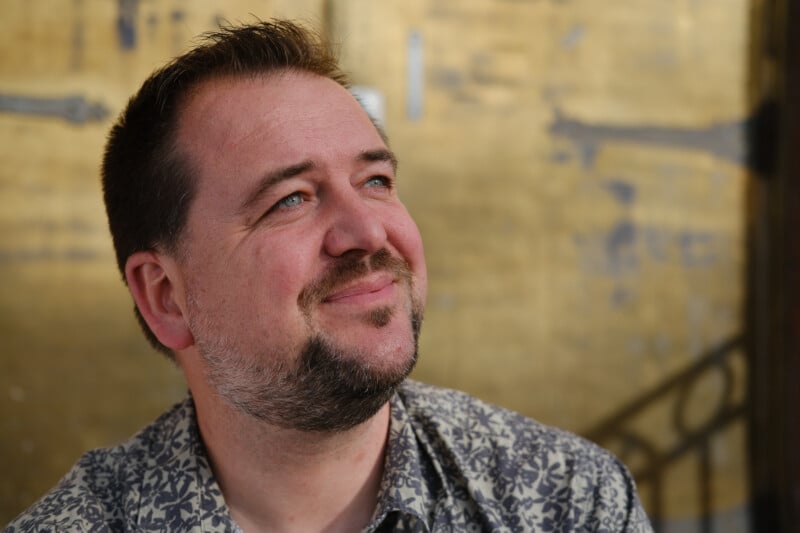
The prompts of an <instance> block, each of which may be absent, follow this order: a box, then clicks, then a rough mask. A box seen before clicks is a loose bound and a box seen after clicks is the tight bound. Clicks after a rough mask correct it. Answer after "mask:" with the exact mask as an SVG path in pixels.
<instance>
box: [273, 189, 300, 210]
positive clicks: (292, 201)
mask: <svg viewBox="0 0 800 533" xmlns="http://www.w3.org/2000/svg"><path fill="white" fill-rule="evenodd" d="M302 202H303V197H302V196H300V193H299V192H295V193H292V194H290V195H289V196H287V197H285V198H283V199H281V200H280V201H279V202H278V203H277V204H275V207H278V208H281V207H282V208H286V207H296V206H298V205H300V204H301V203H302Z"/></svg>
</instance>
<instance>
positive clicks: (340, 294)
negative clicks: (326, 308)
mask: <svg viewBox="0 0 800 533" xmlns="http://www.w3.org/2000/svg"><path fill="white" fill-rule="evenodd" d="M394 281H395V280H394V277H393V276H391V275H390V274H387V273H383V274H380V275H377V276H370V277H367V278H362V279H360V280H358V281H357V282H355V283H352V284H350V285H347V286H346V287H344V288H342V289H340V290H337V291H336V292H334V293H333V294H331V295H329V296H328V297H326V298H325V299H324V300H323V301H322V303H329V304H339V303H342V304H343V303H353V304H368V303H373V302H376V301H379V300H384V299H386V298H388V297H390V296H391V295H392V294H393V293H394Z"/></svg>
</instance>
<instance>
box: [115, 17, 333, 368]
mask: <svg viewBox="0 0 800 533" xmlns="http://www.w3.org/2000/svg"><path fill="white" fill-rule="evenodd" d="M281 70H298V71H306V72H310V73H313V74H317V75H320V76H323V77H327V78H330V79H332V80H334V81H335V82H337V83H339V84H340V85H342V86H344V87H347V85H348V81H347V79H346V76H345V75H344V74H343V73H342V72H341V71H340V70H339V66H338V63H337V60H336V57H335V55H334V54H333V53H332V52H331V50H330V48H329V46H328V45H327V44H326V43H325V42H324V41H323V40H322V39H321V38H320V37H319V36H318V35H317V34H315V33H313V32H311V31H309V30H306V29H304V28H303V27H301V26H298V25H296V24H294V23H291V22H288V21H271V22H259V23H257V24H253V25H248V26H241V27H229V28H223V29H220V30H219V31H216V32H212V33H208V34H205V35H204V36H203V40H202V42H201V44H200V45H199V46H197V47H196V48H194V49H192V50H190V51H189V52H187V53H185V54H183V55H181V56H179V57H177V58H176V59H174V60H173V61H171V62H170V63H169V64H167V65H166V66H164V67H163V68H161V69H160V70H158V71H156V72H155V73H154V74H153V75H152V76H150V78H148V79H147V80H146V81H145V82H144V84H143V85H142V87H141V89H140V90H139V91H138V92H137V93H136V94H135V95H134V96H133V97H132V98H131V99H130V101H129V102H128V105H127V107H126V108H125V110H124V111H123V112H122V114H121V115H120V117H119V118H118V120H117V122H116V123H115V124H114V126H113V127H112V129H111V131H110V133H109V136H108V142H107V144H106V150H105V154H104V158H103V163H102V183H103V194H104V200H105V206H106V213H107V216H108V223H109V228H110V230H111V235H112V238H113V242H114V248H115V252H116V259H117V265H118V267H119V269H120V272H122V275H123V279H125V278H126V274H125V269H126V264H127V262H128V259H129V258H130V257H131V256H132V255H133V254H136V253H138V252H144V251H148V250H153V251H159V252H161V253H166V254H169V255H171V256H174V257H177V256H179V255H180V253H181V236H182V234H183V231H184V228H185V225H186V219H187V213H188V211H189V207H190V205H191V203H192V200H193V198H194V194H195V180H194V178H193V176H194V175H195V174H196V173H195V171H194V166H193V162H192V161H191V160H190V158H189V157H187V156H186V155H185V154H184V153H182V151H181V150H180V149H179V145H178V142H177V139H176V131H177V126H178V122H179V119H180V114H181V112H182V108H183V104H184V103H185V101H186V100H187V98H188V97H189V96H190V95H191V94H192V92H193V91H194V90H196V89H197V88H198V87H199V86H201V85H202V84H203V83H204V82H206V81H208V80H211V79H214V78H218V77H225V76H233V77H239V76H241V77H248V76H258V75H263V74H267V73H270V72H275V71H281ZM135 312H136V316H137V318H138V320H139V322H140V324H141V326H142V328H143V330H144V332H145V335H146V336H147V338H148V340H149V341H150V343H151V344H152V345H153V346H154V347H155V348H156V349H158V350H160V351H162V352H163V353H165V354H167V355H169V356H172V352H171V350H170V348H168V347H166V346H165V345H163V344H162V343H161V342H160V341H159V340H158V338H157V336H156V335H155V334H154V333H153V332H152V331H151V330H150V328H149V327H148V325H147V324H146V322H145V321H144V319H143V317H142V315H141V313H140V312H139V310H138V309H136V310H135Z"/></svg>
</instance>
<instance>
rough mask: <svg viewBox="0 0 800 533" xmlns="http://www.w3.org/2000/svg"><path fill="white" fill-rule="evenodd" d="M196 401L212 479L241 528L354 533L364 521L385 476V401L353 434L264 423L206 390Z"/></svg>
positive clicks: (200, 392) (365, 523) (367, 519)
mask: <svg viewBox="0 0 800 533" xmlns="http://www.w3.org/2000/svg"><path fill="white" fill-rule="evenodd" d="M193 393H195V391H194V389H193ZM194 398H195V406H196V409H197V419H198V424H199V427H200V433H201V435H202V437H203V441H204V443H205V445H206V449H207V450H208V455H209V460H210V462H211V466H212V469H213V471H214V475H215V476H216V478H217V482H218V483H219V486H220V489H221V490H222V493H223V495H224V496H225V501H226V503H227V505H228V507H229V509H230V511H231V515H232V516H233V518H234V520H236V522H237V523H238V524H239V526H240V527H241V528H242V529H243V530H244V531H246V532H248V533H249V532H251V531H331V532H332V531H359V530H361V529H362V528H364V527H365V526H366V525H367V524H368V522H369V520H370V518H371V517H372V513H373V511H374V509H375V506H376V504H377V496H378V490H379V488H380V482H381V476H382V474H383V462H384V456H385V451H386V443H387V435H388V428H389V405H388V404H387V405H384V406H383V407H382V408H381V410H380V411H378V413H377V414H375V416H373V417H372V418H370V419H369V420H367V421H366V422H364V423H363V424H360V425H359V426H356V427H354V428H352V429H350V430H347V431H343V432H336V433H322V432H319V433H317V432H314V433H309V432H302V431H298V430H292V429H285V428H279V427H275V426H271V425H268V424H264V423H263V422H260V421H258V420H256V419H254V418H252V417H250V416H248V415H245V414H243V413H241V412H239V411H237V410H235V409H234V408H233V407H231V406H230V405H229V404H228V403H227V402H225V401H224V400H222V399H220V398H219V396H217V395H216V393H214V392H212V391H210V390H203V391H197V392H196V393H195V394H194Z"/></svg>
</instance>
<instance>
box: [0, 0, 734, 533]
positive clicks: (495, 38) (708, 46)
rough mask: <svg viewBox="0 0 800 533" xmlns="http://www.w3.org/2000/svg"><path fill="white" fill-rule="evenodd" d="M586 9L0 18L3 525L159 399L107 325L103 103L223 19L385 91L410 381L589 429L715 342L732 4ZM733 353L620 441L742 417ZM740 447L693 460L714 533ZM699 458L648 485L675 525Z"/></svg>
mask: <svg viewBox="0 0 800 533" xmlns="http://www.w3.org/2000/svg"><path fill="white" fill-rule="evenodd" d="M597 5H598V4H597V2H596V0H573V1H570V2H564V1H557V0H529V1H524V0H468V1H467V0H461V1H456V0H404V1H401V0H391V1H389V0H387V1H382V2H374V1H368V0H351V1H330V2H323V1H321V0H320V1H314V2H311V1H305V2H290V1H289V0H285V1H282V2H281V1H272V2H269V1H249V2H248V1H244V0H240V1H230V2H225V3H224V7H223V3H222V2H211V1H193V2H188V1H179V0H173V1H155V0H151V1H146V0H141V1H135V0H120V1H119V2H110V1H106V0H102V1H101V0H57V1H47V2H45V1H42V0H15V1H9V2H6V3H5V4H4V16H3V18H2V20H0V29H2V31H0V54H2V57H3V60H2V61H1V62H0V159H1V160H2V161H3V165H2V167H0V275H1V276H2V279H3V284H2V287H1V288H0V332H2V334H1V335H0V343H1V344H0V349H1V350H2V353H3V358H2V360H0V434H1V435H2V438H0V470H2V471H3V472H5V473H7V475H6V476H4V479H3V480H2V481H0V522H3V521H5V520H6V519H8V518H10V517H11V515H13V514H14V513H15V512H18V511H19V510H21V508H22V507H24V506H25V505H26V504H28V503H30V502H31V501H32V500H33V499H35V497H36V496H37V495H38V494H39V493H40V492H41V491H43V490H44V489H46V488H47V487H48V486H50V485H51V484H52V483H53V482H54V481H55V480H56V479H57V478H58V477H59V476H60V474H62V473H63V472H64V471H65V470H66V468H68V466H69V465H70V464H71V463H72V462H73V461H74V459H75V458H76V457H77V455H78V454H79V453H80V452H81V451H82V450H84V449H87V448H89V447H93V446H99V445H104V444H108V443H111V442H115V441H118V440H121V439H123V438H124V437H125V436H126V435H128V434H130V433H131V432H132V431H133V430H134V429H135V428H137V427H140V426H141V425H142V424H144V423H145V422H146V421H147V420H148V419H150V418H151V417H152V416H154V415H155V414H156V413H157V412H159V411H160V410H161V409H163V408H164V406H166V405H168V404H169V403H170V402H171V401H172V400H174V399H176V398H178V397H180V396H181V395H182V394H183V386H182V384H181V381H180V377H179V376H178V374H177V372H176V371H175V370H174V369H172V368H171V367H170V365H169V364H168V363H167V362H166V361H164V360H163V358H161V357H160V356H158V355H156V354H154V353H151V352H150V351H149V349H148V348H147V347H146V345H145V343H144V341H143V340H142V339H140V335H139V333H138V331H137V329H136V326H135V324H134V321H133V319H132V316H131V313H130V305H131V304H130V302H129V298H128V297H127V295H126V293H125V290H124V287H123V286H122V284H121V283H120V281H119V276H118V274H117V273H116V271H115V267H114V262H113V257H112V251H111V245H110V238H109V237H108V236H107V234H106V229H105V221H104V217H103V213H102V206H101V199H100V191H99V187H98V170H97V168H98V162H99V157H100V154H101V150H102V144H103V139H104V135H105V132H106V131H107V129H108V127H109V125H110V122H111V120H112V119H113V117H114V116H115V115H116V114H117V113H118V112H119V110H120V109H121V107H122V106H123V105H124V102H125V100H126V98H127V97H128V96H129V95H130V94H131V92H133V91H134V90H135V89H136V87H137V86H138V84H139V83H140V82H141V81H142V80H143V79H144V77H145V76H146V75H147V74H148V73H149V71H150V70H151V69H152V68H154V67H155V66H157V65H159V64H161V63H163V62H164V61H165V60H166V59H167V58H169V57H171V56H172V55H174V54H176V53H178V52H180V51H181V50H182V49H184V48H185V47H186V46H187V45H188V44H189V40H190V38H191V37H192V36H193V35H195V34H197V33H199V32H200V31H203V30H206V29H210V28H212V27H213V26H214V25H215V24H216V23H217V21H218V20H219V19H221V18H228V19H230V20H247V19H249V18H250V17H249V14H251V13H252V14H255V15H257V16H259V17H262V18H267V17H270V16H273V15H281V16H293V17H295V16H300V17H303V18H306V19H309V20H312V21H315V22H316V23H319V24H320V25H321V26H324V27H325V28H326V29H327V31H329V32H330V34H331V35H332V36H333V37H334V38H335V39H337V40H339V41H340V42H341V43H342V45H341V46H342V48H341V50H342V57H343V61H344V63H345V65H346V67H347V69H348V70H350V71H351V72H352V74H353V78H354V81H355V82H356V83H358V84H360V85H366V86H370V87H373V88H376V89H378V90H379V91H380V92H381V93H382V94H383V96H384V98H385V123H386V128H387V130H388V132H389V135H390V137H391V139H392V143H393V148H394V149H395V151H396V152H398V154H399V156H400V159H401V164H400V180H401V182H400V191H401V195H402V196H403V197H404V199H405V201H406V203H407V205H408V206H409V208H410V210H411V212H412V214H413V215H414V216H415V218H416V219H417V221H418V224H419V225H420V228H421V230H422V232H423V237H424V239H425V243H426V251H427V256H428V262H429V271H430V278H431V289H430V297H429V302H428V304H429V305H428V312H427V319H426V324H425V327H424V329H423V339H422V352H421V362H420V366H419V368H418V370H417V372H416V377H418V378H420V379H423V380H427V381H431V382H435V383H440V384H444V385H448V386H453V387H457V388H461V389H466V390H469V391H471V392H473V393H475V394H477V395H479V396H481V397H483V398H486V399H489V400H491V401H494V402H496V403H500V404H503V405H506V406H509V407H511V408H514V409H517V410H519V411H522V412H524V413H525V414H528V415H530V416H533V417H535V418H537V419H539V420H542V421H544V422H547V423H551V424H554V425H558V426H561V427H565V428H568V429H571V430H574V431H579V432H591V431H592V430H593V428H596V427H597V425H598V424H599V423H600V422H601V421H602V420H604V419H606V417H608V416H610V415H611V414H613V413H615V412H617V411H618V410H619V409H621V408H623V407H625V406H628V405H629V404H630V403H631V402H633V401H635V400H637V399H638V398H640V397H642V395H645V394H647V393H649V392H651V391H653V390H655V389H656V388H657V387H659V386H660V385H662V384H664V383H665V380H667V379H668V378H669V377H670V376H673V375H675V374H676V373H677V372H679V371H681V370H683V369H685V368H688V367H691V366H692V365H695V364H697V363H699V362H701V361H703V360H704V356H705V355H706V354H708V353H709V351H710V350H713V349H714V348H715V347H716V346H718V345H720V344H722V343H725V342H726V341H728V340H730V339H732V338H735V337H736V335H737V334H738V332H739V330H740V327H741V326H740V324H741V321H740V311H741V298H742V268H743V265H742V260H743V242H742V225H743V220H742V212H743V202H744V199H743V197H742V196H743V191H744V182H745V179H746V171H745V169H744V167H743V164H742V161H743V158H744V148H743V139H742V125H743V124H744V121H745V120H746V118H747V114H748V109H747V105H746V101H747V98H746V82H747V58H746V52H747V51H746V46H747V31H748V30H747V26H748V19H747V16H748V4H747V2H746V1H745V0H707V1H704V2H695V1H690V0H680V1H674V2H658V1H654V0H619V1H616V2H609V3H603V9H598V8H597ZM732 352H733V355H732V359H731V362H730V365H729V368H730V371H729V372H728V374H724V375H721V374H719V373H710V374H708V375H703V377H702V379H700V378H698V381H697V383H698V386H697V388H696V389H692V393H691V394H688V393H687V394H688V395H684V400H683V405H684V407H685V409H684V411H683V415H682V416H683V418H684V419H685V420H684V423H683V425H682V426H681V424H678V425H677V426H676V424H675V423H674V421H673V418H674V415H673V411H674V408H673V407H672V404H674V403H675V401H676V398H677V396H680V395H679V394H678V393H674V394H673V393H667V394H665V395H664V396H663V398H662V397H659V398H660V399H659V401H658V402H655V403H653V404H652V407H648V408H647V409H646V410H645V411H644V412H643V414H640V415H638V416H637V417H635V420H632V421H630V425H631V427H635V428H637V431H640V432H641V433H642V434H646V435H648V436H649V437H648V438H651V439H653V440H654V442H657V443H658V445H659V446H663V447H670V446H672V445H673V444H675V443H678V444H680V442H681V439H684V438H685V435H684V434H683V433H681V427H683V426H692V425H697V426H698V427H700V426H701V425H702V423H703V421H704V420H705V419H706V418H708V417H710V416H713V411H714V408H715V407H714V406H715V405H716V404H717V403H718V402H719V401H720V400H719V399H720V398H721V397H725V398H730V399H733V400H741V398H742V396H743V389H744V387H743V384H744V381H743V379H744V378H743V376H744V374H745V369H744V367H743V365H742V364H741V362H740V361H739V359H737V357H738V353H737V348H736V347H735V345H734V347H733V348H732ZM725 394H727V395H728V396H725ZM743 433H744V426H743V423H742V422H741V421H738V422H736V421H734V422H732V423H730V424H727V425H725V426H724V427H722V428H721V429H720V431H718V432H717V433H715V434H714V436H713V439H711V440H710V441H709V442H710V444H709V446H710V449H711V452H710V454H711V455H710V457H711V463H710V467H711V474H709V476H707V477H710V483H711V485H712V497H711V501H710V504H711V507H712V509H713V510H714V511H715V512H717V513H718V514H719V515H720V516H727V514H730V513H731V512H733V513H734V514H735V511H736V510H737V509H740V508H741V507H742V506H743V505H744V504H745V503H746V502H745V498H746V493H745V484H744V473H743V472H744V466H743V461H744V447H743ZM608 445H611V446H616V443H615V442H614V441H613V439H612V440H611V441H609V442H608ZM615 449H617V448H616V447H615ZM618 451H619V452H620V453H623V452H624V451H625V450H623V449H619V450H618ZM630 460H631V462H632V463H636V461H641V458H639V459H637V458H636V456H631V459H630ZM696 462H697V461H696V457H695V454H694V452H691V451H690V452H689V453H687V454H685V455H680V456H678V457H676V459H675V461H674V462H672V463H670V465H669V469H668V471H667V474H665V479H664V480H663V481H664V487H665V488H663V489H662V490H663V492H664V494H665V503H664V505H663V509H662V511H663V513H664V514H665V516H667V517H669V518H671V519H673V522H674V523H676V524H677V523H678V522H675V520H678V519H682V518H687V517H688V518H691V517H692V516H694V515H696V514H697V513H698V512H699V509H700V507H699V504H698V500H699V499H701V496H702V495H701V494H698V490H699V489H697V483H696V477H697V465H696ZM632 466H633V467H636V466H637V464H632ZM642 489H643V492H644V493H645V494H644V496H645V497H647V498H649V496H650V494H649V492H650V491H652V487H651V485H648V484H645V485H643V487H642ZM726 513H727V514H726ZM734 518H735V517H734ZM736 527H739V526H736ZM729 530H731V531H733V529H729Z"/></svg>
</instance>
